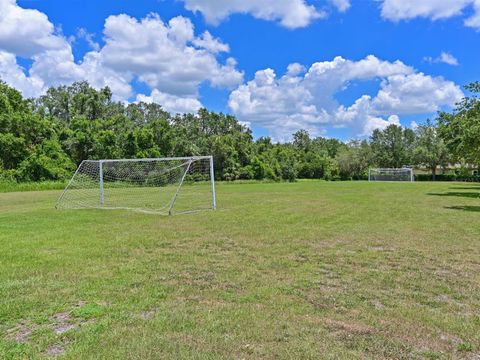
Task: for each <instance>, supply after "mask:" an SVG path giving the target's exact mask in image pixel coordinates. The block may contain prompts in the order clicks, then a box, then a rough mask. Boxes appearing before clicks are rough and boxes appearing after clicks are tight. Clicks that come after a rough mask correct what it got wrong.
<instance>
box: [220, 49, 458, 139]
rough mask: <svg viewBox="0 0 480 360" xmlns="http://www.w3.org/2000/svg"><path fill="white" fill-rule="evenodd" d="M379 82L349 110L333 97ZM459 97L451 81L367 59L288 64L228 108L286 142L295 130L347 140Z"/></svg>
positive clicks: (242, 91)
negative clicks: (330, 131) (346, 135)
mask: <svg viewBox="0 0 480 360" xmlns="http://www.w3.org/2000/svg"><path fill="white" fill-rule="evenodd" d="M371 80H380V85H379V90H378V92H377V94H376V95H375V96H370V95H363V96H361V97H359V98H358V99H356V100H355V101H354V102H353V104H351V105H350V106H345V105H342V104H339V103H338V101H337V100H336V98H335V95H336V94H338V93H340V92H341V91H343V90H345V89H347V88H348V86H349V84H351V83H352V82H355V81H371ZM462 95H463V93H462V91H461V90H460V88H459V87H458V86H457V85H456V84H454V83H453V82H451V81H448V80H445V79H443V78H442V77H432V76H430V75H425V74H423V73H421V72H417V71H416V70H415V69H414V68H412V67H410V66H407V65H405V64H404V63H402V62H401V61H395V62H389V61H382V60H380V59H378V58H377V57H375V56H372V55H370V56H367V57H366V58H364V59H362V60H359V61H352V60H347V59H344V58H342V57H336V58H335V59H333V60H332V61H323V62H317V63H314V64H312V65H311V66H310V68H309V69H308V70H304V68H303V67H302V66H301V65H299V64H292V65H290V66H289V68H288V69H287V72H286V73H285V74H284V75H283V76H280V77H278V76H277V75H276V74H275V72H274V71H273V70H272V69H265V70H260V71H257V73H256V74H255V77H254V79H252V80H250V81H248V82H247V83H245V84H242V85H240V86H239V87H238V88H237V89H236V90H234V91H233V92H232V93H231V95H230V98H229V106H230V109H231V110H232V112H233V113H235V114H236V115H237V116H238V117H239V119H240V120H242V121H249V122H250V123H252V124H253V125H257V126H261V127H263V128H266V129H267V130H269V131H270V133H271V135H272V136H273V137H275V138H276V139H286V138H288V137H289V136H290V135H291V134H292V133H293V132H295V131H296V130H299V129H306V130H308V131H310V132H311V133H312V134H313V135H319V134H322V133H324V132H325V131H326V129H327V128H328V127H346V128H349V129H351V132H352V135H368V134H369V133H371V132H372V131H373V129H375V128H384V127H386V126H388V125H389V124H397V123H399V119H400V117H401V116H404V115H411V114H423V113H430V112H434V111H437V110H439V109H440V108H441V107H442V106H446V105H453V104H454V103H455V102H457V101H458V100H459V99H460V98H461V97H462Z"/></svg>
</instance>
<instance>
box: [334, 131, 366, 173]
mask: <svg viewBox="0 0 480 360" xmlns="http://www.w3.org/2000/svg"><path fill="white" fill-rule="evenodd" d="M335 159H336V162H337V164H338V170H339V172H340V177H341V178H342V179H349V180H351V179H355V180H360V179H365V178H366V177H367V176H368V168H369V166H370V164H371V163H372V151H371V147H370V145H369V144H368V142H367V141H365V140H364V141H357V140H353V141H351V142H349V143H348V144H347V147H345V148H344V149H342V150H341V151H340V152H339V153H338V154H337V156H336V158H335Z"/></svg>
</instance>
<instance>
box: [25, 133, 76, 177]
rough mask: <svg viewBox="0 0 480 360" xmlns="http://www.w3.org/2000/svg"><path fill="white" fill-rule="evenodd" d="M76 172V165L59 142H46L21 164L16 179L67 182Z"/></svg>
mask: <svg viewBox="0 0 480 360" xmlns="http://www.w3.org/2000/svg"><path fill="white" fill-rule="evenodd" d="M74 170H75V165H74V164H73V162H72V161H71V160H70V158H69V157H68V156H67V154H65V153H64V152H63V150H62V148H61V146H60V144H59V143H58V141H57V140H45V141H44V142H43V143H42V144H40V145H39V146H37V148H36V149H35V150H34V152H33V154H32V155H31V156H30V157H28V158H27V159H25V160H23V161H22V162H21V163H20V166H19V167H18V171H17V173H16V177H17V180H19V181H45V180H65V179H67V178H69V177H70V176H71V175H72V172H73V171H74Z"/></svg>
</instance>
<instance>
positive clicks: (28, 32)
mask: <svg viewBox="0 0 480 360" xmlns="http://www.w3.org/2000/svg"><path fill="white" fill-rule="evenodd" d="M69 47H70V45H69V44H68V42H67V41H66V40H65V38H64V37H63V36H61V35H58V34H56V31H55V27H54V26H53V24H52V23H51V22H50V21H49V20H48V17H47V16H46V15H45V14H44V13H42V12H40V11H38V10H32V9H23V8H21V7H19V6H17V4H16V2H15V0H0V49H1V50H3V51H6V52H9V53H12V54H16V55H18V56H24V57H31V56H34V55H36V54H39V53H41V52H43V51H46V50H63V49H68V48H69Z"/></svg>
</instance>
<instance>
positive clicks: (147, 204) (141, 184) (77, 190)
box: [55, 156, 216, 215]
mask: <svg viewBox="0 0 480 360" xmlns="http://www.w3.org/2000/svg"><path fill="white" fill-rule="evenodd" d="M55 207H56V208H57V209H81V208H98V209H130V210H137V211H144V212H151V213H159V214H168V215H172V214H173V213H183V212H192V211H198V210H204V209H215V208H216V194H215V180H214V167H213V157H212V156H191V157H167V158H146V159H105V160H84V161H82V162H81V164H80V165H79V166H78V168H77V170H76V171H75V173H74V175H73V176H72V178H71V179H70V181H69V182H68V184H67V186H66V187H65V189H64V190H63V192H62V194H61V195H60V197H59V198H58V200H57V203H56V205H55Z"/></svg>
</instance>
